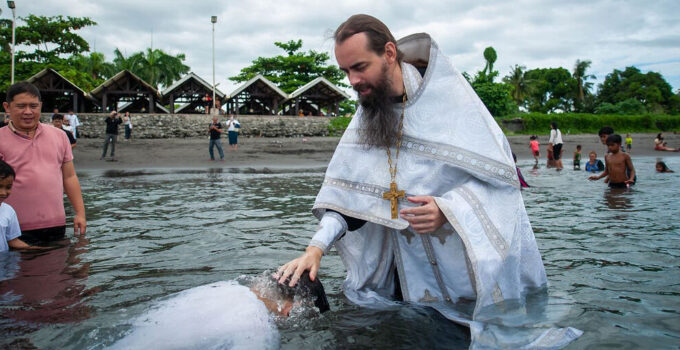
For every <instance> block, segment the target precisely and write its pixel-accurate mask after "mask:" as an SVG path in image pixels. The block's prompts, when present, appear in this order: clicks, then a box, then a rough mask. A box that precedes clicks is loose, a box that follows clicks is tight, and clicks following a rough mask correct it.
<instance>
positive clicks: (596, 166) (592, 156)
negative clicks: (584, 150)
mask: <svg viewBox="0 0 680 350" xmlns="http://www.w3.org/2000/svg"><path fill="white" fill-rule="evenodd" d="M588 158H589V159H588V161H587V162H586V171H587V172H590V173H598V172H600V171H604V163H602V161H601V160H599V159H597V153H595V151H590V153H588Z"/></svg>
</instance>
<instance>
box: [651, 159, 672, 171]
mask: <svg viewBox="0 0 680 350" xmlns="http://www.w3.org/2000/svg"><path fill="white" fill-rule="evenodd" d="M654 167H655V168H656V172H657V173H674V172H675V171H673V170H671V169H669V168H668V166H667V165H666V163H665V162H663V161H657V162H656V165H655V166H654Z"/></svg>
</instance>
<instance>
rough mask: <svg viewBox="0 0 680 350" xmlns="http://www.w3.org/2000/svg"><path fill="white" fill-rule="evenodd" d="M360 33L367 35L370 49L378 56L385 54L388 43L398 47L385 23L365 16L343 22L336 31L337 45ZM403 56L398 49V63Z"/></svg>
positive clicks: (334, 36) (353, 17) (357, 16)
mask: <svg viewBox="0 0 680 350" xmlns="http://www.w3.org/2000/svg"><path fill="white" fill-rule="evenodd" d="M359 33H366V37H367V38H368V48H369V49H370V50H371V51H373V52H375V53H376V54H378V55H382V54H383V53H385V44H387V43H393V44H394V46H395V47H397V41H396V40H395V39H394V36H393V35H392V32H390V29H389V28H387V26H386V25H385V23H383V22H381V21H380V20H379V19H377V18H375V17H373V16H369V15H364V14H358V15H354V16H351V17H350V18H348V19H347V20H346V21H344V22H342V24H340V25H339V26H338V29H336V30H335V33H334V34H333V38H334V39H335V42H336V43H337V44H342V43H343V42H345V40H347V38H349V37H351V36H352V35H354V34H359ZM403 56H404V54H403V53H402V52H401V51H399V48H398V47H397V62H401V60H402V59H403Z"/></svg>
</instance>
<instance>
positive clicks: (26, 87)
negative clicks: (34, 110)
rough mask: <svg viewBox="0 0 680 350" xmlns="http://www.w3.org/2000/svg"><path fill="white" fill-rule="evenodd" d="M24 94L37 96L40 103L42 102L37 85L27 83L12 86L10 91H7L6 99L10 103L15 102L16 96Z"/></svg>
mask: <svg viewBox="0 0 680 350" xmlns="http://www.w3.org/2000/svg"><path fill="white" fill-rule="evenodd" d="M23 93H26V94H29V95H31V96H35V97H37V98H38V101H41V97H40V90H38V88H37V87H35V85H33V84H31V83H29V82H25V81H22V82H19V83H16V84H14V85H12V86H10V87H9V89H7V97H6V98H5V101H6V102H7V103H10V102H12V100H14V96H16V95H19V94H23Z"/></svg>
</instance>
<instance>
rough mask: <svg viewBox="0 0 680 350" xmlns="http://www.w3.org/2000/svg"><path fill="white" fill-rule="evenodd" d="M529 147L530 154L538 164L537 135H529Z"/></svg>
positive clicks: (539, 154)
mask: <svg viewBox="0 0 680 350" xmlns="http://www.w3.org/2000/svg"><path fill="white" fill-rule="evenodd" d="M529 147H530V148H531V155H533V156H534V160H535V161H536V163H535V164H538V157H540V156H541V152H540V149H541V148H540V146H539V144H538V136H536V135H532V136H531V137H529Z"/></svg>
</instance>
